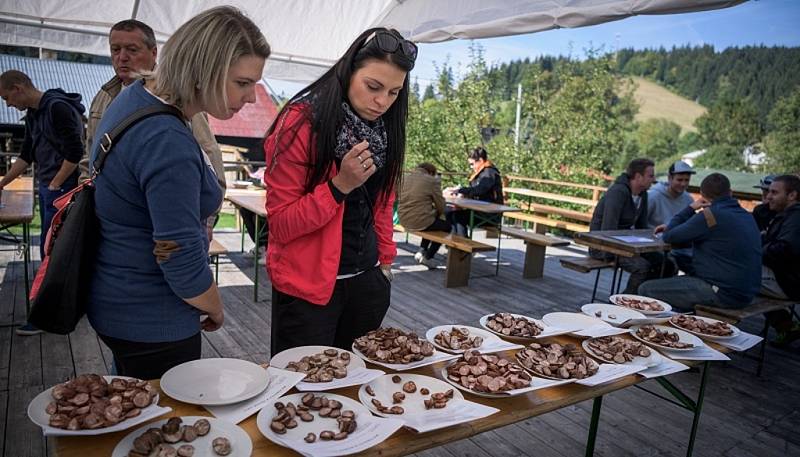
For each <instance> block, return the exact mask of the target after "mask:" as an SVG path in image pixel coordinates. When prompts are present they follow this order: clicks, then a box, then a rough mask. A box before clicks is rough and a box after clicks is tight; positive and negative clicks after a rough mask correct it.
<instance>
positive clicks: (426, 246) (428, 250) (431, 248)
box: [419, 217, 452, 259]
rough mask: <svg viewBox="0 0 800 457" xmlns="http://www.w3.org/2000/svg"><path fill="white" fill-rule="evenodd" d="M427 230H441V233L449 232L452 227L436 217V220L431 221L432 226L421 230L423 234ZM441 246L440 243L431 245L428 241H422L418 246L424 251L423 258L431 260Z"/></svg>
mask: <svg viewBox="0 0 800 457" xmlns="http://www.w3.org/2000/svg"><path fill="white" fill-rule="evenodd" d="M428 230H431V231H437V230H441V231H443V232H450V230H452V226H451V225H450V223H449V222H447V221H446V220H443V219H439V218H438V217H437V218H436V220H435V221H433V224H431V225H429V226H428V228H426V229H425V230H423V232H425V231H428ZM441 245H442V244H441V243H433V242H431V241H430V240H425V239H423V240H422V242H421V243H420V244H419V247H421V248H422V249H423V250H424V251H425V258H427V259H432V258H433V256H435V255H436V252H437V251H439V247H440V246H441Z"/></svg>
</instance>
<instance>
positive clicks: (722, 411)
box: [0, 233, 800, 457]
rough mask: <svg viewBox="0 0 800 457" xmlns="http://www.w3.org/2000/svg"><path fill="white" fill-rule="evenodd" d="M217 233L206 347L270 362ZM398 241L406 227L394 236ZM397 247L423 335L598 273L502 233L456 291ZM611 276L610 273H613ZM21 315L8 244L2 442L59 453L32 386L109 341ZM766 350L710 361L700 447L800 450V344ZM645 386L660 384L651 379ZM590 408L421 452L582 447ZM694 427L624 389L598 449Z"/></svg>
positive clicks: (528, 303)
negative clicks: (537, 267) (528, 269)
mask: <svg viewBox="0 0 800 457" xmlns="http://www.w3.org/2000/svg"><path fill="white" fill-rule="evenodd" d="M480 236H481V234H478V239H480ZM217 239H218V240H220V241H221V242H222V243H223V244H224V245H226V246H227V247H228V248H229V249H231V251H232V253H231V254H230V255H229V256H228V257H223V258H222V259H221V265H220V290H221V293H222V297H223V300H224V302H225V306H226V322H225V326H224V327H223V328H222V329H221V330H219V331H217V332H214V333H207V334H204V335H203V356H204V357H238V358H243V359H248V360H252V361H255V362H267V361H268V359H269V348H268V347H267V343H265V342H268V341H269V333H270V330H269V328H270V312H269V309H270V300H269V297H270V286H269V282H268V281H267V280H264V281H263V282H262V283H261V286H260V289H261V291H260V299H261V301H259V302H258V303H253V302H252V275H253V268H252V263H251V262H249V261H245V260H244V259H243V258H242V257H241V254H239V252H238V251H239V240H240V237H239V234H238V233H220V234H217ZM396 240H398V241H402V240H404V237H403V236H402V235H400V234H396ZM412 240H413V237H412ZM494 241H495V240H490V241H489V242H490V243H493V242H494ZM398 247H399V248H400V252H399V256H398V258H397V261H396V264H395V269H396V271H395V277H396V280H395V282H394V284H393V293H392V306H391V309H390V310H389V313H388V315H387V318H386V321H385V324H387V325H395V326H399V327H402V328H406V329H410V330H414V331H417V332H418V333H420V334H424V332H425V330H426V329H428V328H430V327H431V326H433V325H438V324H445V323H459V324H469V325H477V321H478V318H479V317H480V316H482V315H484V314H486V313H488V312H496V311H510V312H519V313H525V314H529V315H531V316H536V317H539V316H541V315H543V314H545V313H548V312H550V311H556V310H561V311H564V310H569V311H574V310H577V309H578V308H579V306H580V305H581V304H583V303H586V302H587V301H588V300H589V297H590V295H591V287H592V280H593V279H594V276H593V275H581V274H578V273H574V272H572V271H569V270H564V269H562V268H561V267H560V265H559V264H558V262H557V261H556V260H555V259H551V258H549V259H548V261H547V264H546V266H545V277H544V278H542V279H538V280H523V279H522V277H521V272H522V262H523V256H524V247H523V246H522V243H521V242H519V241H516V240H503V251H502V256H503V257H502V262H503V264H502V266H501V268H500V275H499V276H497V277H494V276H491V275H492V274H493V273H494V263H493V260H494V255H493V253H492V255H490V256H479V257H478V258H476V260H475V261H474V262H473V272H472V275H473V279H471V281H470V286H469V287H467V288H460V289H445V288H444V287H443V285H442V284H443V280H444V271H443V270H442V269H439V270H436V271H428V270H427V269H426V268H424V267H422V266H419V265H417V264H416V263H415V262H414V261H413V257H412V255H413V252H415V251H416V249H415V247H414V246H412V245H409V244H405V243H403V242H400V243H399V245H398ZM34 251H36V250H35V249H34ZM552 254H558V255H570V254H572V255H582V252H581V251H580V249H577V248H570V249H567V250H563V249H552V250H551V249H548V255H552ZM264 276H265V275H264V274H263V273H262V278H264ZM603 276H604V278H603V279H604V280H605V281H607V280H608V279H609V278H607V276H610V274H604V275H603ZM603 288H605V290H607V288H608V286H607V284H606V283H605V282H604V281H603V280H601V290H603ZM24 317H25V304H24V292H23V281H22V263H21V261H20V260H19V257H13V256H12V253H10V252H0V449H2V455H3V456H8V457H23V456H32V457H40V456H44V455H50V454H51V450H52V446H48V442H47V440H45V439H43V437H42V435H41V432H40V430H39V429H38V427H36V426H35V425H34V424H33V423H31V422H30V421H29V420H28V418H27V415H26V408H27V405H28V402H29V401H30V400H31V399H32V398H33V397H34V396H35V395H36V394H38V393H39V392H41V391H42V390H43V389H44V388H46V387H48V386H51V385H53V384H55V383H57V382H60V381H63V380H65V379H66V378H68V377H70V376H73V375H74V374H75V373H85V372H97V373H106V372H108V370H109V368H110V364H111V360H110V353H109V351H108V350H107V349H106V348H105V347H104V346H103V345H102V344H101V343H100V342H99V341H98V339H97V337H96V335H95V333H94V331H93V330H92V329H91V328H90V327H89V325H88V324H86V323H85V322H83V323H82V324H81V325H80V327H79V328H78V330H77V331H76V332H74V333H73V334H71V335H69V336H59V335H49V334H46V335H41V336H32V337H20V336H17V335H16V334H15V333H14V331H13V330H14V326H15V325H18V324H20V323H22V322H23V321H24ZM453 319H455V321H456V322H452V320H453ZM762 322H763V321H758V320H753V321H748V322H745V323H744V324H742V325H741V327H742V329H744V330H746V331H750V332H757V331H758V329H760V326H761V325H762ZM767 351H768V352H767V365H766V367H765V369H764V373H763V375H762V377H761V378H757V377H755V375H754V370H755V362H753V361H751V360H748V359H745V358H744V357H741V356H739V355H733V360H732V361H731V362H728V363H715V364H714V365H713V366H712V370H711V372H710V382H709V387H708V389H707V392H706V401H705V406H704V408H703V415H702V419H701V421H700V428H699V432H698V438H697V443H696V451H695V455H697V456H728V457H770V456H784V455H795V456H796V455H800V434H798V432H797V431H798V430H800V389H799V388H798V381H797V380H798V379H800V354H799V353H798V349H797V346H795V347H794V348H792V349H789V350H777V349H773V348H769V349H768V350H767ZM699 378H700V376H699V374H698V373H692V372H683V373H679V374H676V375H673V376H671V378H670V379H671V380H673V382H674V383H676V384H677V385H678V386H680V387H681V388H682V389H684V390H685V391H687V392H691V394H694V395H696V389H697V387H698V383H699ZM645 385H646V386H648V387H649V388H651V389H654V390H658V388H659V386H658V385H657V384H656V383H655V382H653V381H649V382H647V383H645ZM590 413H591V402H585V403H581V404H578V405H575V406H571V407H567V408H564V409H561V410H558V411H556V412H552V413H549V414H546V415H544V416H540V417H537V418H535V419H531V420H526V421H523V422H520V423H518V424H515V425H511V426H507V427H504V428H500V429H497V430H494V431H491V432H487V433H483V434H481V435H478V436H476V437H473V438H471V439H469V440H463V441H460V442H456V443H452V444H448V445H445V446H441V447H438V448H434V449H430V450H427V451H425V452H422V453H419V454H418V455H420V456H426V457H433V456H437V457H438V456H441V457H456V456H458V457H467V456H475V457H485V456H536V457H549V456H554V457H556V456H559V457H560V456H581V455H583V450H584V444H585V441H586V435H587V430H588V425H589V419H590ZM690 427H691V415H690V413H689V412H688V411H685V410H683V409H681V408H678V407H676V406H673V405H670V404H668V403H666V402H664V401H661V400H659V399H657V398H655V397H653V396H651V395H649V394H647V393H645V392H642V391H641V390H638V389H634V388H629V389H625V390H623V391H620V392H617V393H613V394H611V395H608V396H606V398H605V399H604V402H603V409H602V415H601V420H600V429H599V435H598V441H597V447H596V455H602V456H614V457H616V456H681V455H684V454H685V446H686V440H687V437H688V433H689V429H690Z"/></svg>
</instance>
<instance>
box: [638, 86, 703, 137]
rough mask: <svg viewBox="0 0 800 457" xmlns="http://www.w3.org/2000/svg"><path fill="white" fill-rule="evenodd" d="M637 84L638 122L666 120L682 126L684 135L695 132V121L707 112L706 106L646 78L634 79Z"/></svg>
mask: <svg viewBox="0 0 800 457" xmlns="http://www.w3.org/2000/svg"><path fill="white" fill-rule="evenodd" d="M633 80H634V82H635V83H636V85H637V87H636V92H635V93H634V98H635V99H636V102H637V103H639V112H638V113H637V114H636V120H637V121H644V120H647V119H654V118H664V119H668V120H671V121H673V122H675V123H677V124H678V125H680V126H681V129H682V131H683V133H686V132H694V131H696V130H697V129H696V128H695V127H694V125H693V124H694V120H695V119H697V118H698V117H700V116H701V115H702V114H703V113H705V112H706V111H707V110H706V108H705V107H704V106H702V105H700V104H698V103H695V102H693V101H691V100H689V99H686V98H684V97H681V96H680V95H677V94H675V93H673V92H670V91H669V90H668V89H666V88H664V87H662V86H660V85H658V84H656V83H654V82H652V81H648V80H646V79H644V78H639V77H633Z"/></svg>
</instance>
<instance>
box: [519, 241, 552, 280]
mask: <svg viewBox="0 0 800 457" xmlns="http://www.w3.org/2000/svg"><path fill="white" fill-rule="evenodd" d="M546 249H547V248H546V247H545V246H540V245H538V244H533V243H525V265H524V266H523V268H522V277H523V278H525V279H535V278H541V277H542V276H543V275H544V254H545V250H546Z"/></svg>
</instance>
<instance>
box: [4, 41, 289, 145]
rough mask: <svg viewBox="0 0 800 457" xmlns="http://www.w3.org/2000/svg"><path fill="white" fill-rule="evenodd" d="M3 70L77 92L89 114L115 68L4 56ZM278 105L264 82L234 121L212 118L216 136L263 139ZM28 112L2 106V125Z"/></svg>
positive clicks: (18, 121)
mask: <svg viewBox="0 0 800 457" xmlns="http://www.w3.org/2000/svg"><path fill="white" fill-rule="evenodd" d="M0 68H2V69H3V71H6V70H11V69H15V70H19V71H21V72H23V73H25V74H26V75H28V76H29V77H30V78H31V81H33V84H34V85H35V86H36V88H38V89H40V90H47V89H54V88H57V87H60V88H62V89H64V90H65V91H67V92H77V93H79V94H81V97H82V98H83V106H84V107H85V108H86V111H87V112H86V113H84V114H86V115H88V111H89V105H90V104H91V103H92V99H93V98H94V96H95V94H97V92H98V91H99V90H100V87H101V86H102V85H103V84H105V83H106V82H107V81H108V80H109V79H111V77H113V76H114V69H113V68H112V67H111V65H102V64H90V63H79V62H67V61H64V60H49V59H34V58H30V57H22V56H14V55H9V54H0ZM277 111H278V108H277V105H276V104H275V102H274V100H273V99H272V97H270V96H269V90H268V88H267V86H266V84H264V83H263V82H260V83H259V84H258V85H257V86H256V102H255V103H252V104H248V105H245V106H244V107H243V108H242V110H241V111H239V112H238V113H237V114H236V115H235V116H234V117H233V118H231V119H228V120H225V121H220V120H218V119H214V118H213V117H209V123H210V124H211V131H212V132H214V134H215V135H220V136H229V137H242V138H262V137H263V136H264V133H265V132H266V130H267V128H268V127H269V126H270V124H271V123H272V121H273V119H275V116H276V115H277ZM23 115H24V113H22V112H20V111H18V110H17V109H15V108H10V107H9V106H8V105H6V104H5V103H0V124H12V125H22V124H23V122H22V117H23Z"/></svg>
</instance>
